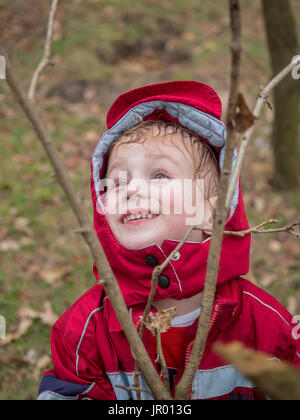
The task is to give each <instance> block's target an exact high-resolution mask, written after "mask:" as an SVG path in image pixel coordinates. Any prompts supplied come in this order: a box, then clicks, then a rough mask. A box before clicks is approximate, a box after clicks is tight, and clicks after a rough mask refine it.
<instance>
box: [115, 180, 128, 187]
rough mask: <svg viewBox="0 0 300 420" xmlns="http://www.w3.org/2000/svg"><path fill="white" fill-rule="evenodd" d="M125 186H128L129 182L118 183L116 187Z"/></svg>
mask: <svg viewBox="0 0 300 420" xmlns="http://www.w3.org/2000/svg"><path fill="white" fill-rule="evenodd" d="M125 185H127V181H119V182H116V187H125Z"/></svg>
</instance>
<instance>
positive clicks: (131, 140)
mask: <svg viewBox="0 0 300 420" xmlns="http://www.w3.org/2000/svg"><path fill="white" fill-rule="evenodd" d="M191 149H192V143H191V141H190V140H189V139H186V138H184V137H183V136H182V135H181V134H180V133H172V134H167V133H166V134H162V135H155V133H151V134H150V133H148V135H145V136H139V137H138V138H137V136H136V133H131V134H130V135H129V136H124V137H121V138H120V139H119V140H117V143H116V144H115V145H114V147H113V148H112V151H111V154H110V158H109V160H111V159H116V158H119V157H122V156H124V155H127V154H129V153H134V152H135V153H137V152H143V151H144V152H146V153H147V155H148V156H153V157H155V155H157V156H161V155H166V156H169V155H172V156H179V155H182V154H184V155H185V156H186V157H188V155H190V153H191ZM187 152H188V153H187Z"/></svg>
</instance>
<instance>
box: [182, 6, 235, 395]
mask: <svg viewBox="0 0 300 420" xmlns="http://www.w3.org/2000/svg"><path fill="white" fill-rule="evenodd" d="M229 9H230V22H231V33H232V44H231V46H233V45H234V49H233V48H231V52H232V56H235V57H234V58H233V59H232V65H233V66H235V67H236V68H234V69H232V71H231V88H230V95H231V97H230V99H229V104H232V103H233V104H234V106H231V107H230V113H229V114H228V116H227V120H228V131H227V138H226V151H225V156H224V163H223V168H222V171H221V178H220V184H219V190H218V199H217V204H216V212H215V215H214V221H213V231H212V237H211V240H210V248H209V255H208V260H207V270H206V279H205V284H204V290H203V301H202V310H201V313H200V319H199V322H198V327H197V332H196V338H195V342H194V345H193V348H192V351H191V355H190V358H189V361H188V364H187V366H186V368H185V371H184V373H183V375H182V377H181V379H180V381H179V383H178V385H177V387H176V391H175V399H187V397H188V393H189V390H190V388H191V386H192V382H193V379H194V376H195V373H196V370H197V369H198V366H199V363H200V360H201V358H202V354H203V351H204V347H205V344H206V339H207V336H208V332H209V325H210V318H211V313H212V308H213V303H214V299H215V292H216V284H217V278H218V273H219V260H220V251H221V245H222V239H223V230H224V225H225V221H226V217H227V213H228V209H227V208H226V207H225V200H226V194H227V189H228V180H229V176H230V172H231V163H232V158H233V152H234V147H235V144H234V143H235V131H234V124H233V121H234V116H235V111H236V100H237V94H238V80H239V76H238V75H239V71H240V70H239V66H240V58H238V57H237V56H236V54H241V48H240V47H237V44H238V43H239V42H240V27H241V25H240V22H237V21H240V11H239V1H238V0H229Z"/></svg>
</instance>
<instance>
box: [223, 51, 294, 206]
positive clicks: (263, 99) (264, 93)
mask: <svg viewBox="0 0 300 420" xmlns="http://www.w3.org/2000/svg"><path fill="white" fill-rule="evenodd" d="M299 64H300V56H299V58H298V59H295V60H292V61H291V63H290V64H288V65H287V66H286V67H285V68H284V69H283V70H282V71H281V72H280V73H279V74H277V76H275V77H274V78H273V79H272V80H271V81H270V82H269V83H268V84H267V85H266V86H265V87H264V88H262V89H261V90H260V93H259V95H258V98H257V102H256V105H255V107H254V110H253V116H254V117H255V118H256V120H257V119H258V118H259V116H260V113H261V110H262V107H263V105H264V104H268V97H269V95H270V92H271V90H272V89H273V88H274V87H275V86H276V85H277V84H278V83H280V82H281V81H282V80H283V79H284V78H285V77H286V76H287V75H288V74H290V73H291V71H292V69H293V68H294V67H296V66H297V65H299ZM253 129H254V124H253V125H252V126H251V127H250V128H248V130H246V132H245V133H244V134H243V137H242V140H241V142H240V147H239V152H238V156H237V159H236V164H235V168H234V171H233V174H232V178H231V181H230V186H229V188H228V192H227V197H226V207H229V205H230V203H231V200H232V197H233V194H234V190H235V186H236V183H237V181H238V178H239V175H240V172H241V168H242V163H243V160H244V157H245V154H246V150H247V147H248V144H249V141H250V139H251V136H252V133H253Z"/></svg>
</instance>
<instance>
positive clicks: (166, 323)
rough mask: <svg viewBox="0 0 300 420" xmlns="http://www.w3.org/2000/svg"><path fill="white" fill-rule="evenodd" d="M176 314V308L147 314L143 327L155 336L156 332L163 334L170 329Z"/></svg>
mask: <svg viewBox="0 0 300 420" xmlns="http://www.w3.org/2000/svg"><path fill="white" fill-rule="evenodd" d="M175 313H176V308H175V307H172V308H168V309H163V310H161V311H158V312H157V313H156V314H153V313H152V312H150V313H149V315H148V317H147V319H146V321H145V326H146V327H147V328H148V330H149V331H151V333H152V334H153V335H154V336H156V334H157V332H158V331H159V332H160V333H164V332H166V331H168V329H169V328H170V327H171V322H172V319H173V318H174V316H175Z"/></svg>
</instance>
